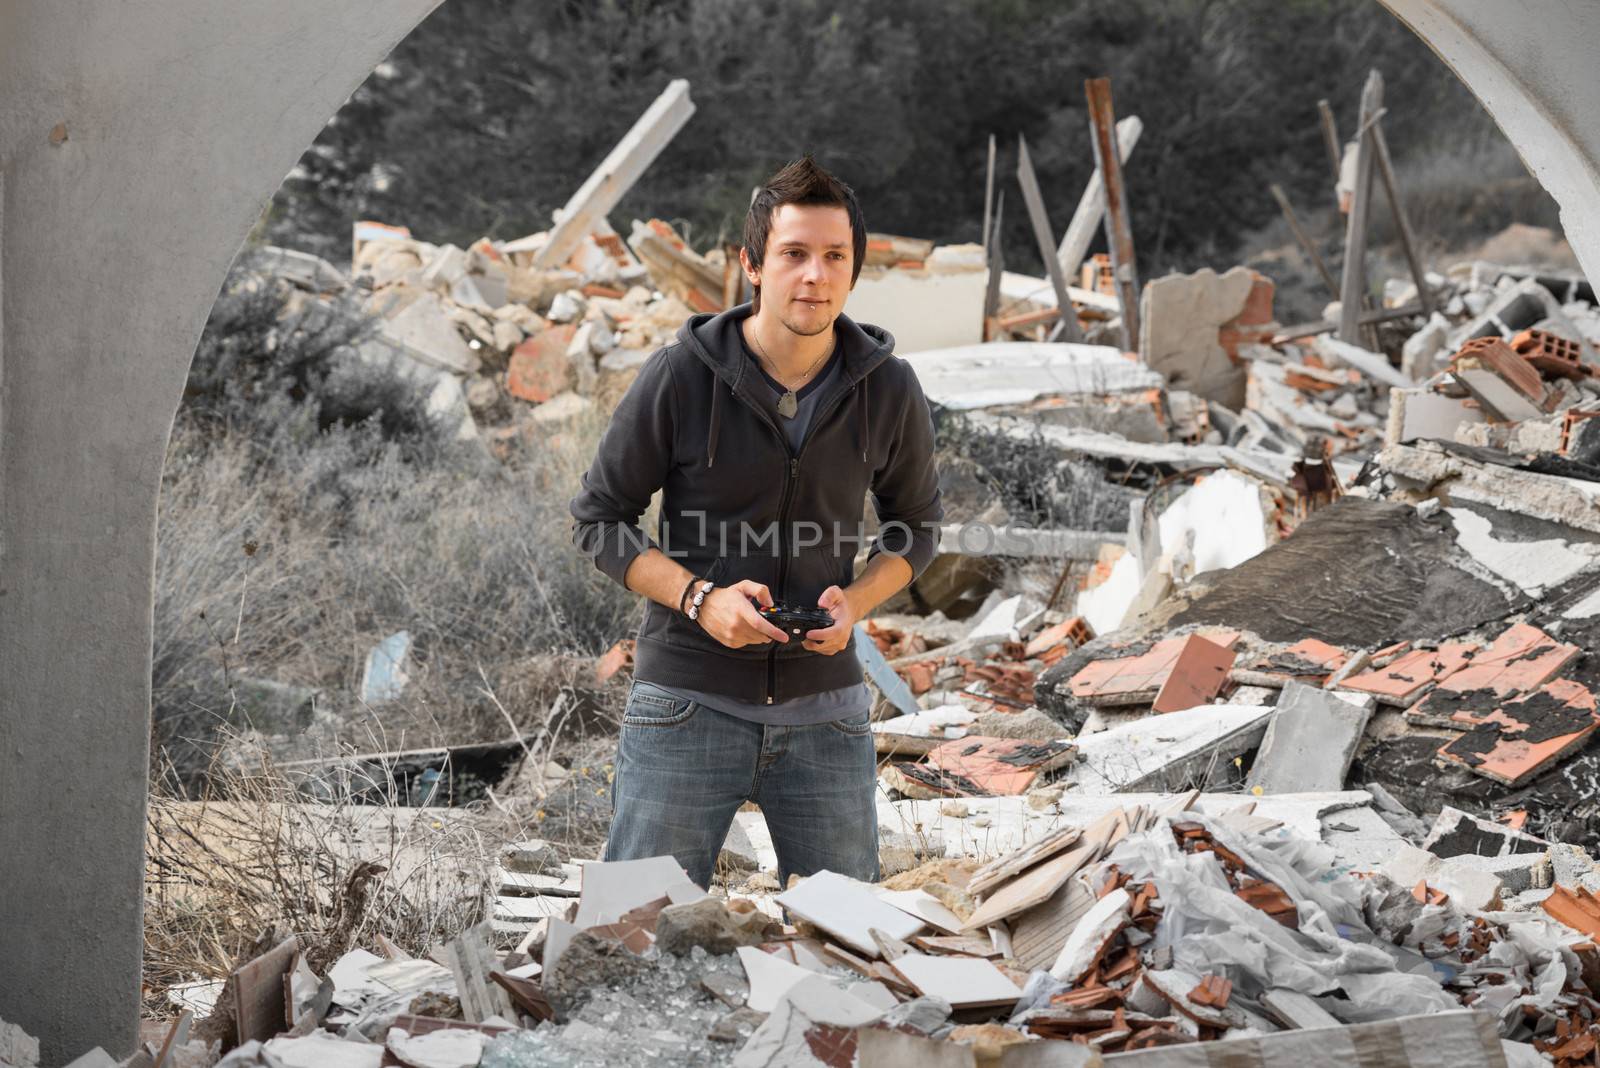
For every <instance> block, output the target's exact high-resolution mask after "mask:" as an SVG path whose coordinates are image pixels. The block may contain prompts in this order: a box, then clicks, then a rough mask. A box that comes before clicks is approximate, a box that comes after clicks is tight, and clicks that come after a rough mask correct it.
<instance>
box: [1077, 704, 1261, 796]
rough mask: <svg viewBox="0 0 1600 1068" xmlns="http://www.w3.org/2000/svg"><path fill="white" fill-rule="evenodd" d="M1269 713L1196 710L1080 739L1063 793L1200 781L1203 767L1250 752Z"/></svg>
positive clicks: (1240, 708)
mask: <svg viewBox="0 0 1600 1068" xmlns="http://www.w3.org/2000/svg"><path fill="white" fill-rule="evenodd" d="M1272 713H1273V709H1272V708H1271V707H1268V706H1265V705H1201V706H1200V707H1198V708H1191V709H1186V710H1184V711H1181V712H1168V713H1165V714H1163V715H1159V716H1145V717H1142V718H1140V719H1138V720H1134V721H1132V722H1129V723H1124V724H1121V725H1119V726H1116V727H1112V728H1111V729H1110V730H1105V731H1101V732H1100V733H1099V734H1092V735H1080V736H1079V738H1078V741H1077V746H1078V760H1077V763H1075V764H1073V765H1072V766H1071V768H1070V769H1069V770H1068V772H1067V775H1066V780H1067V781H1068V782H1070V783H1072V784H1073V785H1072V786H1071V787H1070V789H1069V792H1070V793H1073V794H1086V793H1089V794H1109V793H1116V792H1119V791H1127V790H1138V789H1141V788H1149V787H1155V788H1157V789H1161V788H1166V787H1170V786H1174V785H1176V782H1173V781H1169V780H1175V779H1183V780H1184V781H1186V782H1187V781H1189V780H1190V779H1191V778H1195V777H1197V776H1200V777H1203V775H1204V772H1205V770H1206V767H1207V766H1209V765H1211V764H1213V763H1216V764H1218V765H1221V764H1224V763H1226V762H1227V761H1229V760H1231V759H1233V758H1234V757H1235V756H1238V755H1240V754H1242V753H1244V752H1247V751H1248V750H1250V749H1254V748H1255V747H1256V746H1257V745H1258V744H1259V743H1260V741H1261V738H1262V736H1263V735H1264V734H1265V733H1266V730H1267V721H1268V720H1269V719H1270V718H1271V716H1272Z"/></svg>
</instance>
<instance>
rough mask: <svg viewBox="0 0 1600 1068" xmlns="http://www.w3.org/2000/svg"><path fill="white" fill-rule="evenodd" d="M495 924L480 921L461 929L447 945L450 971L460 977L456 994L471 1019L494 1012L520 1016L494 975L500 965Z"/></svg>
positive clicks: (507, 1016) (479, 1020)
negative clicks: (496, 946)
mask: <svg viewBox="0 0 1600 1068" xmlns="http://www.w3.org/2000/svg"><path fill="white" fill-rule="evenodd" d="M493 938H494V934H493V927H492V926H491V925H490V924H488V923H480V924H478V925H477V926H476V927H469V928H467V929H466V930H465V931H462V932H461V937H459V938H457V939H456V940H455V941H454V942H451V943H450V944H448V945H447V946H445V947H444V954H445V958H446V960H447V961H448V962H449V966H450V974H452V975H454V976H455V977H456V996H457V997H458V998H460V999H461V1014H462V1016H464V1017H465V1018H466V1020H467V1022H468V1023H482V1022H483V1021H484V1020H487V1019H488V1018H489V1017H491V1016H499V1017H502V1018H503V1019H507V1020H515V1019H516V1015H515V1013H516V1009H515V1007H514V1006H513V1005H512V1004H511V998H510V997H509V996H508V995H507V994H506V992H505V989H504V988H503V987H501V986H500V985H499V984H498V983H496V982H494V980H493V979H492V978H491V977H490V976H491V973H493V972H496V971H498V970H499V968H500V962H499V961H498V960H497V959H495V954H494V950H492V949H490V948H489V946H490V944H491V943H492V941H493Z"/></svg>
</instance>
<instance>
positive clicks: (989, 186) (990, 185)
mask: <svg viewBox="0 0 1600 1068" xmlns="http://www.w3.org/2000/svg"><path fill="white" fill-rule="evenodd" d="M993 211H994V134H990V135H989V170H988V172H987V173H986V175H985V177H984V179H983V252H984V255H986V256H987V255H988V254H989V228H990V226H991V225H992V224H993V223H994V215H993V214H992V213H993Z"/></svg>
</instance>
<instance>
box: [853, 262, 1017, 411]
mask: <svg viewBox="0 0 1600 1068" xmlns="http://www.w3.org/2000/svg"><path fill="white" fill-rule="evenodd" d="M986 278H987V272H986V271H984V270H983V268H982V266H981V265H980V266H979V267H978V268H977V269H976V270H952V271H932V270H912V269H905V268H899V269H882V268H876V267H871V266H868V267H867V268H866V269H864V270H862V272H861V275H860V277H859V278H857V279H856V285H855V288H854V289H852V290H851V291H850V314H851V315H852V316H859V317H860V321H861V322H864V323H894V324H895V327H896V329H895V331H894V339H895V348H896V349H897V350H898V351H900V352H901V353H903V354H904V355H906V356H908V357H910V358H912V360H913V361H918V360H920V358H921V357H923V356H925V355H927V354H929V353H933V352H938V351H941V350H943V351H967V350H969V349H970V350H977V349H980V348H988V347H989V346H987V345H980V342H982V341H983V304H984V296H985V290H986V284H985V283H986ZM916 366H917V377H918V378H919V379H923V371H922V367H923V364H921V363H920V362H917V363H916ZM974 381H976V380H974ZM1017 384H1018V385H1024V386H1025V383H1024V382H1022V381H1021V380H1019V381H1018V383H1017ZM949 385H950V383H948V382H946V383H944V384H942V385H940V386H938V387H936V391H937V392H938V393H940V394H941V395H945V396H948V395H950V394H948V392H947V389H948V386H949ZM928 399H929V400H933V401H934V402H935V403H936V404H943V401H942V400H937V399H936V398H935V395H934V392H929V393H928ZM1004 403H1020V402H1015V401H1011V402H1004ZM981 406H982V405H975V407H981Z"/></svg>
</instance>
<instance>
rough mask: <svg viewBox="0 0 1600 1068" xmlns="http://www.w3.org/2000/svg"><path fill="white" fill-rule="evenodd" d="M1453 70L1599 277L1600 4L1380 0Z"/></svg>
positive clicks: (1590, 270) (1553, 0)
mask: <svg viewBox="0 0 1600 1068" xmlns="http://www.w3.org/2000/svg"><path fill="white" fill-rule="evenodd" d="M1381 3H1382V4H1383V5H1384V6H1385V7H1387V8H1388V9H1389V10H1390V11H1391V12H1392V13H1393V14H1394V15H1395V17H1397V18H1398V19H1400V21H1401V22H1403V23H1405V24H1406V25H1407V26H1408V27H1410V29H1411V30H1412V32H1414V33H1415V34H1416V35H1417V36H1418V37H1421V38H1422V39H1423V40H1424V41H1425V42H1427V44H1428V47H1430V48H1432V49H1433V50H1434V52H1435V53H1436V54H1437V55H1438V56H1439V58H1440V59H1442V60H1443V61H1444V62H1445V65H1446V66H1448V67H1449V68H1450V69H1451V70H1453V71H1455V73H1456V76H1457V77H1458V78H1460V79H1461V80H1462V81H1463V82H1464V83H1466V86H1467V88H1468V89H1470V90H1472V92H1473V94H1474V95H1475V96H1477V98H1478V101H1479V102H1480V103H1481V104H1483V106H1484V109H1485V110H1486V111H1488V112H1489V114H1490V116H1492V117H1493V118H1494V121H1495V122H1496V123H1497V124H1498V125H1499V126H1500V129H1501V130H1503V131H1504V132H1505V135H1506V137H1507V138H1508V139H1509V140H1510V141H1511V144H1512V145H1513V146H1514V147H1515V148H1516V150H1517V152H1518V153H1519V154H1520V155H1521V156H1522V161H1523V163H1524V164H1525V165H1526V166H1527V168H1528V170H1529V171H1531V172H1532V174H1533V176H1534V177H1535V178H1537V179H1538V180H1539V184H1540V185H1542V186H1544V187H1545V189H1546V190H1548V191H1549V193H1550V195H1551V196H1553V197H1555V199H1556V203H1557V204H1558V205H1559V206H1560V208H1561V225H1562V228H1563V229H1564V230H1565V231H1566V235H1567V240H1568V241H1569V242H1570V243H1571V245H1572V248H1573V251H1574V252H1576V253H1577V255H1578V262H1579V263H1581V264H1582V265H1583V270H1584V273H1585V274H1587V275H1588V276H1589V277H1590V278H1600V169H1597V168H1600V78H1596V77H1595V76H1594V53H1595V49H1596V46H1597V45H1600V5H1597V4H1593V3H1572V2H1561V0H1381Z"/></svg>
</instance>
